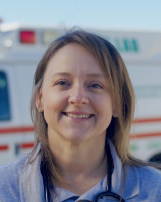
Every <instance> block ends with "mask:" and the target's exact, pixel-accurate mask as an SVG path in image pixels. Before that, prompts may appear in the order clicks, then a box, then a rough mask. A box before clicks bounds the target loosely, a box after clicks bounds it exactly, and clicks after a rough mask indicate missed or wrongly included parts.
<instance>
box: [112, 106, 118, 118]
mask: <svg viewBox="0 0 161 202" xmlns="http://www.w3.org/2000/svg"><path fill="white" fill-rule="evenodd" d="M112 116H113V117H115V118H118V117H119V115H118V113H117V107H116V104H115V103H114V102H113V113H112Z"/></svg>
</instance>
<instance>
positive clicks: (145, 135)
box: [130, 132, 161, 139]
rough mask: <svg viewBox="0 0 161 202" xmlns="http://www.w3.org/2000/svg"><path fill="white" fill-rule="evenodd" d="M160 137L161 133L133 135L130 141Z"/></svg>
mask: <svg viewBox="0 0 161 202" xmlns="http://www.w3.org/2000/svg"><path fill="white" fill-rule="evenodd" d="M158 136H161V132H156V133H140V134H131V136H130V139H138V138H147V137H158Z"/></svg>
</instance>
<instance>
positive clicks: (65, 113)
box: [62, 112, 94, 119]
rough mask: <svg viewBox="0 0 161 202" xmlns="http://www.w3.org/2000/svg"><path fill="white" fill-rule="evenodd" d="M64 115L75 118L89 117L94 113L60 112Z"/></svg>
mask: <svg viewBox="0 0 161 202" xmlns="http://www.w3.org/2000/svg"><path fill="white" fill-rule="evenodd" d="M62 113H63V114H64V115H65V116H68V117H71V118H75V119H89V118H91V117H93V116H94V114H79V115H77V114H71V113H67V112H62Z"/></svg>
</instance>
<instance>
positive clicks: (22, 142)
mask: <svg viewBox="0 0 161 202" xmlns="http://www.w3.org/2000/svg"><path fill="white" fill-rule="evenodd" d="M85 30H87V31H90V32H93V33H96V34H98V35H100V36H102V37H103V38H105V39H107V40H109V41H110V42H111V43H112V44H113V45H114V46H115V47H116V48H117V49H118V51H119V52H120V54H121V55H122V57H123V59H124V61H125V64H126V66H127V69H128V72H129V75H130V77H131V80H132V83H133V86H134V89H135V94H136V98H137V101H136V109H135V118H134V120H133V122H132V130H131V134H130V148H131V152H132V154H133V155H134V156H135V157H137V158H139V159H142V160H146V161H161V31H160V32H159V31H158V32H157V31H155V32H154V31H134V30H121V29H118V30H117V29H106V30H100V29H85ZM65 31H66V30H65V29H64V28H63V27H60V26H34V25H24V24H19V23H12V24H1V25H0V165H2V164H6V163H10V162H12V161H14V160H16V159H18V158H20V157H22V156H23V155H25V154H27V153H29V152H30V151H31V150H32V148H33V146H34V127H33V125H32V121H31V118H30V100H31V93H32V84H33V77H34V72H35V69H36V67H37V64H38V62H39V60H40V58H41V57H42V55H43V53H44V52H45V50H46V49H47V47H48V44H49V43H50V42H51V41H52V40H54V39H55V38H56V37H58V36H60V35H62V34H63V33H65Z"/></svg>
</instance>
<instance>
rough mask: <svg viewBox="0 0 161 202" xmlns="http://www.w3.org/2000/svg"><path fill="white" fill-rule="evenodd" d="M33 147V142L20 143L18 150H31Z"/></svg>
mask: <svg viewBox="0 0 161 202" xmlns="http://www.w3.org/2000/svg"><path fill="white" fill-rule="evenodd" d="M33 146H34V143H33V142H30V143H22V144H20V146H19V147H20V148H21V149H29V148H33Z"/></svg>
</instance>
